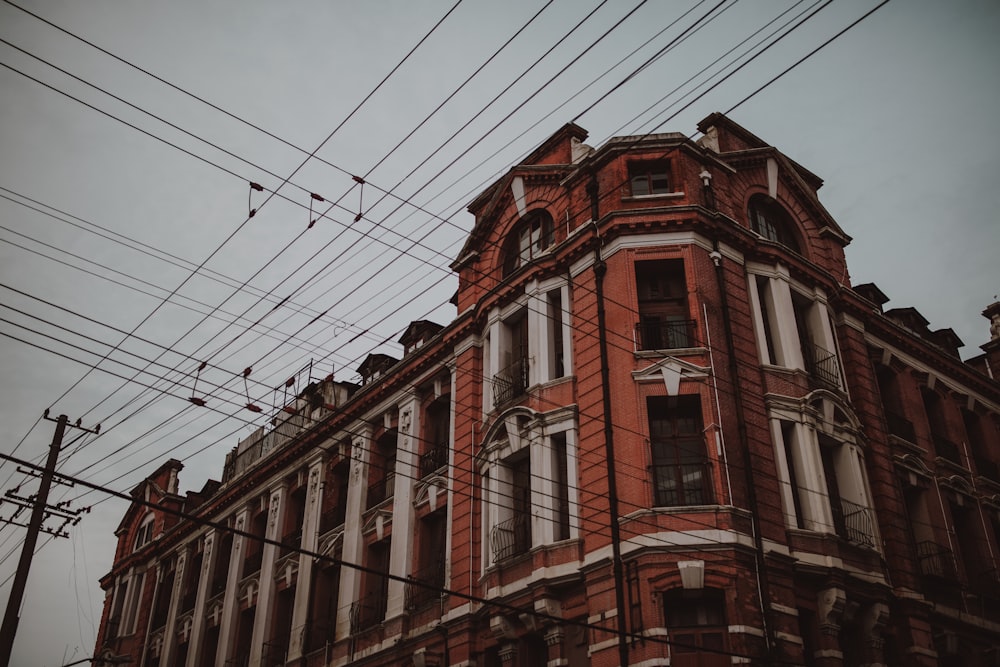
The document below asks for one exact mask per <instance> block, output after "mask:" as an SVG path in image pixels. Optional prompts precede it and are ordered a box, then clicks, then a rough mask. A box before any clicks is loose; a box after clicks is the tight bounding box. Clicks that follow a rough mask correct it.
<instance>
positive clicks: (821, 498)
mask: <svg viewBox="0 0 1000 667" xmlns="http://www.w3.org/2000/svg"><path fill="white" fill-rule="evenodd" d="M819 447H820V445H819V439H818V438H817V436H816V431H814V430H813V429H811V428H809V427H807V426H806V425H805V424H800V423H796V424H795V428H794V435H793V437H792V449H793V451H794V452H795V456H794V458H795V478H796V480H798V482H799V486H801V487H802V488H801V489H800V490H799V504H800V506H801V507H802V514H803V515H804V516H803V520H804V521H803V525H804V526H805V527H806V529H808V530H815V531H818V532H822V533H833V532H836V527H835V526H834V525H833V514H832V513H831V511H830V498H829V494H828V492H827V488H826V474H825V472H824V469H823V457H822V455H821V454H820V449H819Z"/></svg>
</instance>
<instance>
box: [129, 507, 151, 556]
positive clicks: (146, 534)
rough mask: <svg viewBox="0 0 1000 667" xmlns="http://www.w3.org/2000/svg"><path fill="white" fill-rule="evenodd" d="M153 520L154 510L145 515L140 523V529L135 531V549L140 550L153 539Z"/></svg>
mask: <svg viewBox="0 0 1000 667" xmlns="http://www.w3.org/2000/svg"><path fill="white" fill-rule="evenodd" d="M153 520H154V517H153V513H152V512H150V513H148V514H147V515H146V516H145V517H143V519H142V523H140V524H139V530H137V531H136V532H135V548H134V549H133V551H138V550H139V549H141V548H142V547H144V546H146V545H147V544H149V543H150V542H151V541H152V540H153Z"/></svg>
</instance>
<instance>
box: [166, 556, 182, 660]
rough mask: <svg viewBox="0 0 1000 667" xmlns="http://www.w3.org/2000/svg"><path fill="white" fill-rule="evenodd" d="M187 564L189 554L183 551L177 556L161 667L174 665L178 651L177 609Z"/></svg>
mask: <svg viewBox="0 0 1000 667" xmlns="http://www.w3.org/2000/svg"><path fill="white" fill-rule="evenodd" d="M186 564H187V553H186V552H184V551H182V552H181V553H179V554H178V555H177V568H176V569H175V571H174V586H173V589H172V590H171V591H170V606H169V607H168V608H167V624H166V626H165V627H164V629H163V650H161V651H160V667H169V665H172V664H174V652H175V651H176V650H177V609H178V607H180V604H181V588H182V587H183V586H184V567H185V565H186Z"/></svg>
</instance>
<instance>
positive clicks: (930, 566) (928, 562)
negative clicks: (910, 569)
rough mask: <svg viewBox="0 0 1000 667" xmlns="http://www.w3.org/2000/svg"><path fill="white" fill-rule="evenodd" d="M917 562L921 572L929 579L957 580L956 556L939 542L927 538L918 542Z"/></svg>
mask: <svg viewBox="0 0 1000 667" xmlns="http://www.w3.org/2000/svg"><path fill="white" fill-rule="evenodd" d="M917 562H918V563H919V565H920V574H922V575H923V576H925V577H927V578H928V579H937V580H941V581H946V582H955V581H957V580H958V575H957V573H956V570H955V556H954V554H952V552H951V549H947V548H945V547H943V546H941V545H940V544H938V543H937V542H934V541H932V540H926V541H924V542H920V543H919V544H917Z"/></svg>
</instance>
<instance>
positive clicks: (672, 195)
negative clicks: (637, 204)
mask: <svg viewBox="0 0 1000 667" xmlns="http://www.w3.org/2000/svg"><path fill="white" fill-rule="evenodd" d="M685 197H687V193H686V192H664V193H663V194H655V195H622V201H656V200H667V201H669V200H671V199H684V198H685Z"/></svg>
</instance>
